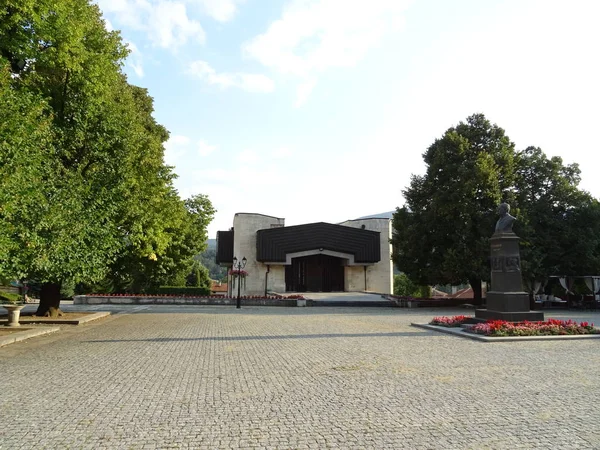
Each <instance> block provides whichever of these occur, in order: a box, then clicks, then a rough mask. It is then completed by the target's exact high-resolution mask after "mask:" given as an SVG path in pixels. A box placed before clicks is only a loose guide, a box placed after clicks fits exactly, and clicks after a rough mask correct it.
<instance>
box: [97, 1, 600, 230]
mask: <svg viewBox="0 0 600 450" xmlns="http://www.w3.org/2000/svg"><path fill="white" fill-rule="evenodd" d="M98 5H99V6H100V9H101V10H102V12H103V14H104V18H105V21H106V26H107V28H108V29H111V30H120V32H121V36H122V38H123V39H124V40H125V41H126V42H127V44H128V46H129V49H130V51H131V53H130V55H129V57H128V59H127V61H126V62H125V66H124V70H125V72H126V73H127V76H128V79H129V82H130V83H131V84H135V85H137V86H141V87H144V88H147V89H148V92H149V94H150V95H151V96H152V97H153V98H154V106H155V112H154V117H155V118H156V120H157V121H158V122H159V123H161V124H162V125H164V126H165V127H166V128H167V129H168V130H169V132H170V138H169V141H168V142H167V143H166V144H165V162H166V163H167V164H169V165H171V166H173V167H174V172H175V173H176V174H177V175H178V178H177V179H176V181H175V187H176V188H177V190H178V192H179V195H180V196H181V197H182V198H188V197H190V196H191V195H195V194H206V195H208V197H209V198H210V200H211V201H212V203H213V205H214V206H215V208H216V209H217V213H216V215H215V219H214V220H213V222H212V223H211V225H210V226H209V237H210V238H214V237H216V232H217V230H227V229H229V228H230V227H231V226H232V225H233V215H234V214H235V213H236V212H254V213H262V214H267V215H271V216H276V217H283V218H285V219H286V225H297V224H302V223H311V222H319V221H323V222H330V223H338V222H342V221H344V220H347V219H355V218H358V217H360V216H365V215H371V214H376V213H381V212H385V211H391V210H394V209H395V208H396V207H398V206H402V205H403V204H404V199H403V196H402V190H403V189H405V188H406V187H407V186H408V185H409V183H410V179H411V175H412V174H423V173H424V172H425V164H424V163H423V159H422V155H423V153H424V152H425V151H426V149H427V148H428V147H429V146H430V145H431V144H432V143H433V142H434V141H435V139H437V138H440V137H441V136H442V135H443V134H444V132H445V131H446V130H447V129H448V128H450V127H452V126H455V125H457V124H458V123H459V122H461V121H465V120H466V118H467V117H469V116H470V115H472V114H475V113H483V114H485V116H486V117H487V119H488V120H490V121H491V122H492V123H495V124H497V125H498V126H500V127H502V128H503V129H504V130H505V131H506V134H507V135H508V136H509V138H510V139H511V140H512V141H513V142H514V143H515V146H516V148H517V150H522V149H525V148H526V147H528V146H530V145H533V146H537V147H540V148H541V149H542V150H543V151H544V152H545V153H546V154H547V155H548V156H560V157H562V158H563V161H564V162H565V163H568V164H570V163H578V164H579V165H580V168H581V174H582V182H581V184H580V187H581V188H583V189H585V190H587V191H589V192H590V193H591V194H592V195H594V196H595V197H596V198H599V197H600V176H599V175H600V174H599V172H598V170H599V168H600V156H598V155H600V152H599V151H598V147H599V144H598V142H599V141H598V139H597V136H596V132H597V130H598V127H599V124H600V111H599V108H600V81H599V80H600V58H599V57H598V48H599V44H600V27H599V26H598V25H597V19H598V17H600V2H598V1H597V0H569V1H564V0H563V1H556V0H541V1H536V0H485V1H482V0H452V1H448V0H412V1H410V0H407V1H404V0H369V1H365V0H98Z"/></svg>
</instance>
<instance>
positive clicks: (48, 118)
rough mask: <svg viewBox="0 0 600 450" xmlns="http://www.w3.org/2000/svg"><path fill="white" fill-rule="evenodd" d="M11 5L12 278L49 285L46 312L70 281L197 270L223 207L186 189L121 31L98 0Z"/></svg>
mask: <svg viewBox="0 0 600 450" xmlns="http://www.w3.org/2000/svg"><path fill="white" fill-rule="evenodd" d="M5 3H6V5H5V7H4V8H2V9H1V10H0V94H1V96H0V138H1V140H0V145H1V146H2V153H1V154H0V183H1V186H2V189H1V190H0V200H1V205H2V206H1V209H0V275H2V276H3V277H16V278H28V279H35V280H37V281H39V282H41V283H42V289H41V295H42V298H41V300H42V301H41V303H40V308H39V309H38V314H42V313H46V312H47V311H48V309H50V308H58V300H59V292H60V285H61V283H62V282H63V281H69V282H70V283H81V282H85V283H91V282H98V281H100V280H104V281H107V279H108V280H112V281H114V280H121V279H123V280H127V283H129V284H134V283H135V282H138V284H140V285H142V284H143V285H148V284H152V283H156V282H160V280H162V279H166V278H168V277H172V276H174V275H173V273H174V272H177V271H181V266H186V269H189V268H190V267H191V262H192V256H193V255H194V254H196V253H198V251H201V250H202V249H203V248H204V242H205V241H206V226H207V224H208V222H210V220H211V219H212V217H213V215H214V209H213V208H212V205H211V204H210V201H209V200H208V198H206V197H205V196H197V197H195V198H192V199H190V200H188V201H187V203H185V202H183V201H182V200H180V199H179V197H178V195H177V193H176V191H175V190H174V188H173V184H172V182H173V179H174V177H175V175H174V174H173V172H172V169H171V168H170V167H168V166H166V165H165V164H164V159H163V153H164V147H163V143H164V142H165V141H166V140H167V139H168V132H167V130H166V129H165V128H164V127H163V126H162V125H160V124H158V123H156V121H155V119H154V117H153V116H152V113H153V101H152V98H151V97H150V96H149V95H148V92H147V91H146V90H145V89H142V88H139V87H136V86H132V85H130V84H129V83H128V82H127V78H126V77H125V75H124V74H123V72H122V66H123V63H124V58H125V57H126V56H127V53H128V51H127V48H126V46H125V44H124V43H123V41H122V39H121V37H120V35H119V33H118V32H116V31H107V29H106V27H105V24H104V21H103V19H102V16H101V13H100V10H99V8H98V6H97V5H95V4H93V3H91V1H89V0H52V1H50V0H18V1H16V0H8V1H7V2H5ZM139 274H143V276H142V275H139ZM138 275H139V276H138ZM149 279H152V280H153V281H148V280H149ZM135 280H138V281H135ZM123 283H124V284H126V282H125V281H124V282H123Z"/></svg>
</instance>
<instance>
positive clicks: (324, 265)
mask: <svg viewBox="0 0 600 450" xmlns="http://www.w3.org/2000/svg"><path fill="white" fill-rule="evenodd" d="M285 290H286V291H288V292H335V291H338V292H339V291H343V290H344V266H343V265H342V259H340V258H336V257H335V256H329V255H311V256H303V257H301V258H292V264H291V265H290V266H285Z"/></svg>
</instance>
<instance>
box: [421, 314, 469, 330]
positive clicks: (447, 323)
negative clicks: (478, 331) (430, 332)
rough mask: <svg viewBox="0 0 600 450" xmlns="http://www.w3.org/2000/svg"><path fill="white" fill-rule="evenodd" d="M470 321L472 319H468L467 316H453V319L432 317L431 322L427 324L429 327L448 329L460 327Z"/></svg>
mask: <svg viewBox="0 0 600 450" xmlns="http://www.w3.org/2000/svg"><path fill="white" fill-rule="evenodd" d="M471 319H472V317H468V316H453V317H445V316H440V317H434V318H433V320H432V321H431V322H429V325H437V326H439V327H448V328H452V327H460V326H461V325H462V324H464V323H467V322H468V321H469V320H471Z"/></svg>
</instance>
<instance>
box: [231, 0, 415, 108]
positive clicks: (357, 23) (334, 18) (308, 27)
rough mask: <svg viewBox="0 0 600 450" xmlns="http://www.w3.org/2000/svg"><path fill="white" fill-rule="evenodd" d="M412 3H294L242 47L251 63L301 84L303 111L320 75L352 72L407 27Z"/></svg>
mask: <svg viewBox="0 0 600 450" xmlns="http://www.w3.org/2000/svg"><path fill="white" fill-rule="evenodd" d="M410 2H411V1H410V0H373V1H371V2H360V1H348V0H294V1H292V3H291V4H289V5H288V6H287V7H286V8H285V9H284V11H283V13H282V16H281V17H280V18H279V19H278V20H276V21H274V22H273V23H271V25H270V26H269V27H268V29H267V30H266V31H265V32H264V33H263V34H260V35H258V36H256V37H255V38H253V39H252V40H250V41H249V42H246V43H245V44H244V45H243V46H242V50H243V52H244V54H245V55H246V56H247V57H250V58H252V59H255V60H257V61H259V62H260V63H262V64H263V65H265V66H266V67H269V68H271V69H274V70H276V71H278V72H280V73H282V74H289V75H295V76H299V77H301V78H302V79H303V81H301V82H300V85H299V86H298V88H297V92H296V102H295V106H296V107H299V106H302V105H303V104H304V103H305V102H306V100H307V99H308V96H309V95H310V93H311V91H312V89H313V88H314V86H315V84H316V81H317V80H316V78H315V77H316V75H317V74H318V73H320V72H323V71H325V70H327V69H330V68H334V67H344V68H348V67H354V66H355V65H356V64H357V63H358V62H359V61H360V60H361V59H362V58H363V57H364V56H365V54H366V53H367V52H368V50H369V49H371V48H372V47H374V46H375V45H377V44H378V43H379V42H380V41H381V39H382V38H383V37H384V36H385V35H386V33H389V32H392V31H397V30H399V29H400V28H401V27H402V25H403V13H404V11H405V10H406V8H407V6H408V4H410Z"/></svg>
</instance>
